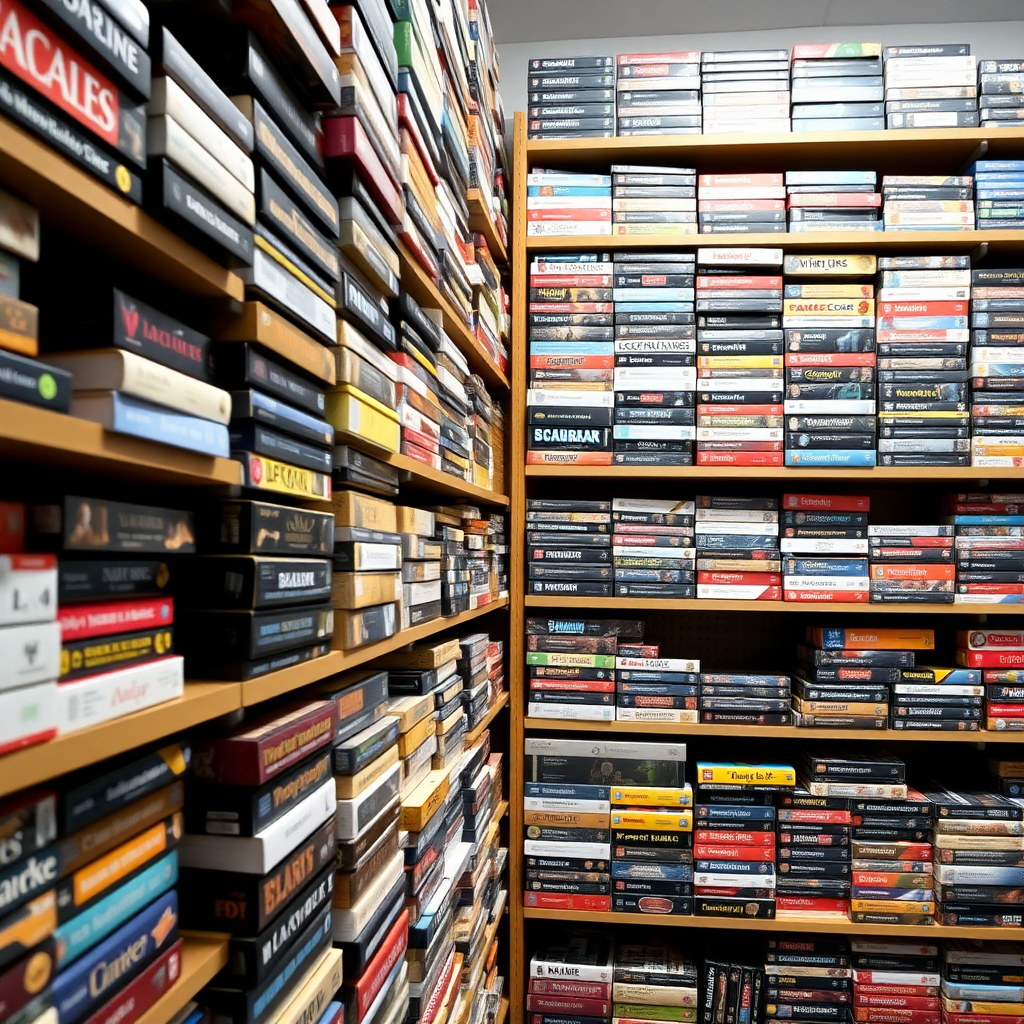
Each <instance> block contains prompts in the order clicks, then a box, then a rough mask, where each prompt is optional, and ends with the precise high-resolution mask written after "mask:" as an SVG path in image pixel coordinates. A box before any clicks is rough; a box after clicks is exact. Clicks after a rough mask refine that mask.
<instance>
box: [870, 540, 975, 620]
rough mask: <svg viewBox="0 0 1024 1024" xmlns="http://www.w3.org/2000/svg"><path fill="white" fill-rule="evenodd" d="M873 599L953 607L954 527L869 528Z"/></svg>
mask: <svg viewBox="0 0 1024 1024" xmlns="http://www.w3.org/2000/svg"><path fill="white" fill-rule="evenodd" d="M868 543H869V547H868V558H869V559H870V569H871V600H872V602H875V603H878V604H890V603H891V604H953V602H954V601H955V594H956V575H957V572H956V560H955V559H954V557H953V527H952V526H933V525H926V526H907V525H899V526H877V525H876V526H869V527H868Z"/></svg>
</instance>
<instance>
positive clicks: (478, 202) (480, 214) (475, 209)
mask: <svg viewBox="0 0 1024 1024" xmlns="http://www.w3.org/2000/svg"><path fill="white" fill-rule="evenodd" d="M466 205H467V206H468V207H469V229H470V231H479V232H480V234H482V235H483V236H484V238H485V239H486V240H487V248H488V249H489V250H490V253H491V256H492V257H493V258H494V262H495V263H497V264H499V265H500V264H502V263H508V249H507V248H506V245H505V243H504V242H503V241H502V240H501V238H500V237H499V235H498V229H497V227H496V225H495V223H494V220H493V218H492V217H491V211H490V208H489V207H488V204H487V201H486V200H485V199H484V194H483V192H481V191H480V189H478V188H471V189H470V190H469V191H468V192H467V193H466Z"/></svg>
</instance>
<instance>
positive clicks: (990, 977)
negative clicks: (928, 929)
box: [939, 942, 1024, 1024]
mask: <svg viewBox="0 0 1024 1024" xmlns="http://www.w3.org/2000/svg"><path fill="white" fill-rule="evenodd" d="M941 955H942V963H941V964H940V966H939V970H940V973H941V975H942V978H941V981H940V983H939V994H940V998H941V1000H942V1002H941V1007H942V1017H943V1019H944V1020H946V1021H949V1022H950V1024H954V1022H956V1024H980V1020H981V1018H982V1017H984V1016H985V1015H986V1014H989V1015H993V1016H994V1015H995V1011H996V1010H997V1009H998V1010H999V1012H1000V1016H1014V1015H1018V1014H1020V1012H1021V1009H1022V1008H1024V993H1022V992H1021V984H1020V966H1021V955H1020V950H1019V948H1017V947H1014V946H1012V945H1010V944H1009V943H1004V942H1000V943H994V942H993V943H989V944H987V945H986V946H984V947H982V948H980V949H979V948H977V947H974V946H970V945H968V944H967V943H953V942H950V943H943V945H942V948H941Z"/></svg>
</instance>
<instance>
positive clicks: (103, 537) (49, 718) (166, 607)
mask: <svg viewBox="0 0 1024 1024" xmlns="http://www.w3.org/2000/svg"><path fill="white" fill-rule="evenodd" d="M20 518H21V522H22V524H23V525H22V530H23V529H24V525H27V527H28V531H27V545H26V546H27V547H29V549H31V550H34V551H39V552H51V553H53V552H55V553H57V557H56V558H53V556H52V554H51V555H50V556H49V558H47V557H46V556H39V557H38V558H36V559H34V560H32V561H31V562H30V563H29V565H28V569H27V571H26V572H25V573H24V574H22V573H16V574H15V577H16V579H21V580H23V582H24V584H25V585H26V590H25V595H26V597H25V607H26V609H28V608H30V607H35V608H36V610H37V612H38V611H39V610H40V608H41V606H40V605H39V604H38V603H37V601H38V600H39V599H40V598H42V597H43V596H46V597H48V598H49V600H50V601H51V602H52V601H53V599H54V598H56V624H54V623H53V621H52V620H53V617H54V616H53V608H54V606H53V604H52V603H51V604H49V605H48V606H46V611H47V614H46V615H45V616H43V618H45V619H48V620H50V621H37V622H31V619H33V618H34V619H39V618H40V616H39V615H38V614H36V615H32V614H31V612H28V614H29V616H30V622H31V624H25V625H18V626H12V627H9V628H6V629H5V630H4V634H5V635H6V636H9V642H10V646H9V647H7V648H6V649H7V651H8V653H9V655H10V663H11V664H12V665H14V666H15V670H14V673H13V675H12V676H10V677H8V678H7V679H6V680H5V683H7V685H5V686H4V687H3V689H5V690H8V692H7V693H6V694H5V700H6V702H7V704H8V707H9V708H10V711H11V713H12V715H13V714H15V713H17V714H18V715H19V717H18V718H17V719H13V718H12V719H10V720H9V723H8V727H9V728H13V729H14V730H15V735H13V736H11V737H10V741H11V742H14V741H17V740H24V741H26V742H28V741H37V740H39V739H47V738H49V736H52V735H53V734H54V732H55V731H56V733H66V732H73V731H75V730H76V729H84V728H86V727H87V726H90V725H97V724H99V723H101V722H106V721H110V720H111V719H115V718H120V717H122V716H123V715H127V714H131V712H133V711H139V710H141V709H143V708H147V707H152V706H153V705H156V704H162V703H164V702H165V701H169V700H173V699H174V698H176V697H180V696H181V694H182V693H183V692H184V678H185V673H184V658H182V657H181V655H180V654H177V653H175V641H177V640H179V638H180V635H181V634H180V633H177V632H176V631H175V628H174V626H175V621H174V620H175V610H176V609H175V601H174V598H173V597H171V596H170V592H171V591H172V590H173V584H174V582H175V580H176V576H175V573H174V572H169V571H168V567H167V563H166V559H167V558H168V556H170V555H172V554H190V553H193V552H195V550H196V542H195V529H196V528H195V521H194V518H193V515H192V513H191V512H187V511H179V510H176V509H165V508H151V507H149V506H144V505H135V504H127V503H123V502H117V501H106V500H103V499H93V498H85V497H77V496H74V495H64V497H63V498H62V499H60V500H58V501H56V502H54V503H52V504H43V505H34V506H32V507H30V508H29V510H28V519H27V523H25V520H24V510H22V512H21V517H20ZM13 519H14V520H15V521H17V520H18V519H19V515H18V513H15V514H14V516H13ZM17 535H18V530H17V529H15V531H14V534H13V536H15V537H17ZM13 546H14V548H15V550H24V547H23V546H21V547H19V546H18V545H17V544H15V545H13ZM125 556H127V557H125ZM15 557H16V556H15ZM55 571H56V577H57V578H56V580H55V579H54V572H55ZM15 585H17V583H16V584H15ZM33 593H36V595H37V596H36V598H35V599H33V600H29V597H28V595H30V594H33ZM21 603H22V602H21V600H20V599H17V600H16V601H15V602H14V604H15V607H18V606H20V605H21ZM23 643H24V644H27V645H28V646H26V647H23ZM36 645H38V648H37V647H36ZM58 645H59V647H58ZM36 652H38V653H36ZM58 655H59V657H58ZM55 683H56V685H54V684H55ZM31 709H36V710H37V711H38V712H39V717H38V718H36V717H34V715H27V712H28V711H29V710H31Z"/></svg>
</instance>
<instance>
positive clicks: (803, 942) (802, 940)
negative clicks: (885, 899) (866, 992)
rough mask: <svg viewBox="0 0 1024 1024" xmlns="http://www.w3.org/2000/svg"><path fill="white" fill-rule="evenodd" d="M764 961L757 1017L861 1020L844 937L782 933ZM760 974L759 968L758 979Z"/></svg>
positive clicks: (770, 944) (755, 998) (768, 946)
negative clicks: (853, 998)
mask: <svg viewBox="0 0 1024 1024" xmlns="http://www.w3.org/2000/svg"><path fill="white" fill-rule="evenodd" d="M780 900H781V897H780ZM762 959H763V960H764V966H763V985H764V988H763V989H760V990H758V989H755V990H754V993H753V997H752V1002H753V1006H752V1008H751V1013H752V1019H753V1015H754V1014H755V1013H756V1014H757V1016H758V1019H759V1020H760V1019H764V1020H765V1021H772V1022H777V1021H779V1020H787V1019H788V1020H833V1021H839V1022H847V1021H850V1020H851V1019H859V1017H857V1016H856V1015H855V1013H854V1012H852V1011H851V1006H850V1004H851V995H850V986H851V981H850V974H851V970H850V957H849V948H848V946H847V943H846V940H845V939H843V938H836V937H832V936H829V937H828V938H821V937H814V936H796V935H792V936H786V935H782V936H779V937H778V938H770V939H766V940H765V943H764V953H763V954H762ZM744 970H746V968H745V969H744ZM761 973H762V971H761V970H758V969H754V977H755V979H756V978H758V976H759V975H761ZM708 980H709V981H710V977H709V979H708Z"/></svg>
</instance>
